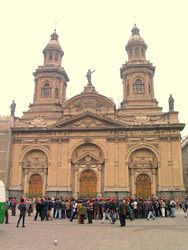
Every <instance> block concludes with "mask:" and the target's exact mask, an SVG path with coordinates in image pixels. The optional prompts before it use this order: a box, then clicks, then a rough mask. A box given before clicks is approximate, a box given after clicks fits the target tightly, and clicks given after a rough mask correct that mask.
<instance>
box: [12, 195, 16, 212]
mask: <svg viewBox="0 0 188 250" xmlns="http://www.w3.org/2000/svg"><path fill="white" fill-rule="evenodd" d="M16 205H17V201H16V197H14V198H13V200H12V216H16Z"/></svg>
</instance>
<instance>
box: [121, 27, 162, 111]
mask: <svg viewBox="0 0 188 250" xmlns="http://www.w3.org/2000/svg"><path fill="white" fill-rule="evenodd" d="M125 50H126V51H127V54H128V62H126V64H123V65H122V67H121V69H120V72H121V78H122V80H123V81H122V82H123V102H122V104H121V108H120V109H121V110H122V111H123V110H126V111H127V112H130V113H132V112H133V113H135V112H146V113H148V112H157V113H158V112H159V111H160V112H161V110H162V109H161V108H159V107H158V102H157V101H156V99H155V94H154V82H153V78H154V73H155V67H154V66H153V64H152V63H150V62H149V61H147V60H146V50H147V45H146V43H145V42H144V39H143V38H142V37H141V36H140V34H139V29H138V28H137V27H136V25H135V26H134V27H133V29H132V36H131V37H130V39H129V40H128V43H127V45H126V47H125Z"/></svg>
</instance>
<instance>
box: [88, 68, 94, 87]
mask: <svg viewBox="0 0 188 250" xmlns="http://www.w3.org/2000/svg"><path fill="white" fill-rule="evenodd" d="M94 72H95V70H93V71H91V70H90V69H89V70H88V72H87V74H86V77H87V81H88V85H92V82H91V74H92V73H94Z"/></svg>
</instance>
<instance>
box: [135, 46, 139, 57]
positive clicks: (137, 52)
mask: <svg viewBox="0 0 188 250" xmlns="http://www.w3.org/2000/svg"><path fill="white" fill-rule="evenodd" d="M135 56H136V57H139V48H135Z"/></svg>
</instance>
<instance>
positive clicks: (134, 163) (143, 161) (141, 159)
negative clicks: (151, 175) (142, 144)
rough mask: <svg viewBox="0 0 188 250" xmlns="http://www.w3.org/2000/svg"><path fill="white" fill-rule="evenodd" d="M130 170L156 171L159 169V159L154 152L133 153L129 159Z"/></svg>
mask: <svg viewBox="0 0 188 250" xmlns="http://www.w3.org/2000/svg"><path fill="white" fill-rule="evenodd" d="M129 168H137V169H154V168H157V159H156V157H155V155H154V153H153V152H152V151H150V150H148V149H138V150H136V151H135V152H133V153H132V155H131V157H130V159H129Z"/></svg>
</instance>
